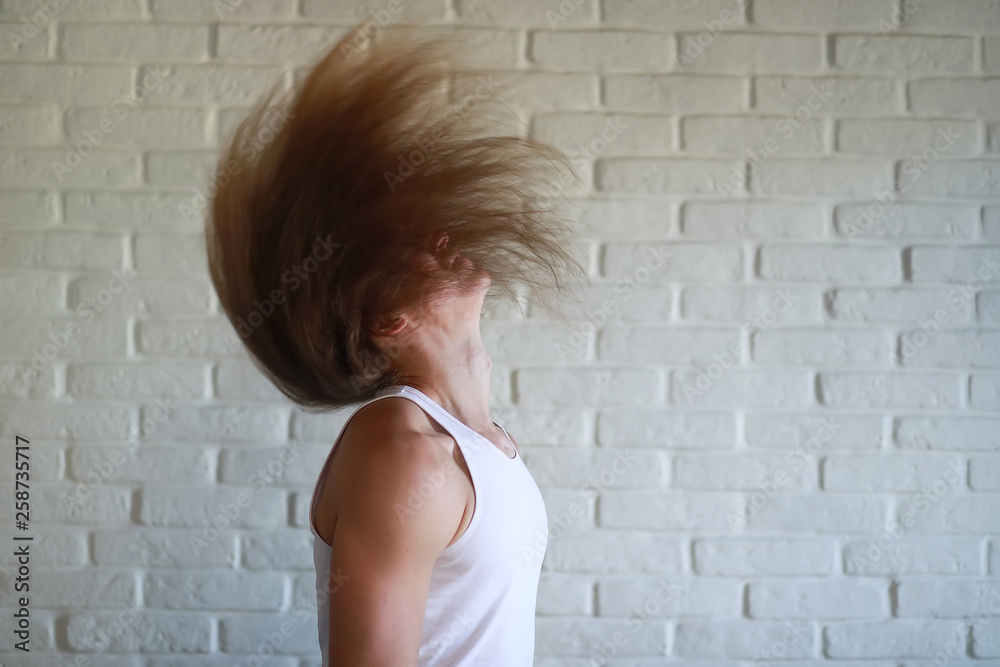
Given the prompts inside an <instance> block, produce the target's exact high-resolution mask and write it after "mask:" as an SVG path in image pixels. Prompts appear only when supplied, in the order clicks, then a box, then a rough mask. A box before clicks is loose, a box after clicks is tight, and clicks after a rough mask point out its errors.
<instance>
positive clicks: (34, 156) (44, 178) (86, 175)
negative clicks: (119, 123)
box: [0, 147, 140, 188]
mask: <svg viewBox="0 0 1000 667" xmlns="http://www.w3.org/2000/svg"><path fill="white" fill-rule="evenodd" d="M78 155H79V154H78V153H76V149H75V148H74V149H73V151H72V152H71V151H70V149H69V147H67V148H66V149H65V150H64V149H60V148H46V149H35V150H30V151H28V150H23V149H11V148H8V149H0V176H2V177H3V180H4V182H5V183H6V184H7V185H8V186H18V187H28V188H33V187H52V186H61V187H66V186H77V187H97V188H107V187H126V186H137V185H139V169H140V167H139V157H138V156H137V155H135V154H133V153H130V152H115V153H112V152H110V151H103V152H91V153H89V154H88V155H87V156H86V157H78ZM71 165H75V166H71Z"/></svg>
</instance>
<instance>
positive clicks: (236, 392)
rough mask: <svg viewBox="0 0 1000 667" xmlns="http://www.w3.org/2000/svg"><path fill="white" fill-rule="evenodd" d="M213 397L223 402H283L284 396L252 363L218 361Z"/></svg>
mask: <svg viewBox="0 0 1000 667" xmlns="http://www.w3.org/2000/svg"><path fill="white" fill-rule="evenodd" d="M214 375H215V379H214V385H215V392H214V396H215V397H216V398H220V399H223V400H227V401H228V400H233V401H262V402H267V403H275V402H285V401H286V400H287V399H286V398H285V396H284V394H282V393H281V391H279V390H278V388H277V387H275V386H274V385H273V384H272V383H271V381H270V380H268V379H267V378H266V377H265V376H264V374H263V373H261V372H260V370H259V369H258V368H257V367H256V366H255V365H253V364H252V363H249V362H246V361H220V362H219V363H218V364H217V365H216V371H215V374H214Z"/></svg>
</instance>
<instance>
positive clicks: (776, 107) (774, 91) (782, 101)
mask: <svg viewBox="0 0 1000 667" xmlns="http://www.w3.org/2000/svg"><path fill="white" fill-rule="evenodd" d="M824 30H826V28H825V27H824ZM753 99H754V109H756V110H757V111H760V112H762V113H780V114H786V116H785V120H786V121H787V123H786V125H784V126H782V127H783V128H785V129H786V130H790V131H796V130H798V128H799V126H800V125H801V124H802V123H803V122H805V121H806V120H808V119H809V118H812V117H813V116H815V115H820V116H846V115H849V116H868V115H876V116H883V115H893V114H899V113H901V112H902V111H903V110H904V109H903V106H904V104H903V99H904V98H903V93H902V89H901V84H900V83H899V82H898V81H897V80H895V79H890V78H885V79H881V78H875V77H848V76H836V77H833V76H825V77H824V76H766V75H761V76H758V77H755V79H754V83H753Z"/></svg>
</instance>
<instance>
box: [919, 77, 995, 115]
mask: <svg viewBox="0 0 1000 667" xmlns="http://www.w3.org/2000/svg"><path fill="white" fill-rule="evenodd" d="M907 87H908V91H907V92H908V97H909V101H910V111H912V112H914V113H915V114H918V115H921V116H960V117H968V116H988V115H991V114H992V113H993V111H994V110H995V109H996V105H997V102H998V101H1000V79H976V78H956V77H950V78H947V79H943V78H942V79H938V78H921V79H914V80H913V81H910V82H909V84H907Z"/></svg>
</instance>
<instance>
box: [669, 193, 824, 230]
mask: <svg viewBox="0 0 1000 667" xmlns="http://www.w3.org/2000/svg"><path fill="white" fill-rule="evenodd" d="M823 227H824V224H823V212H822V209H821V207H820V206H819V205H816V204H798V203H786V202H780V203H779V202H759V201H754V202H687V203H685V204H684V206H683V213H682V219H681V230H682V233H683V234H684V235H685V236H693V237H701V236H704V237H706V238H720V237H725V238H730V237H734V236H736V237H747V238H801V237H812V236H820V235H822V230H823Z"/></svg>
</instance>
